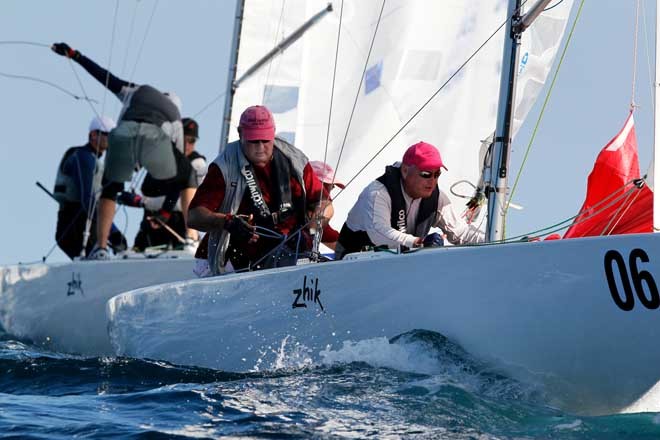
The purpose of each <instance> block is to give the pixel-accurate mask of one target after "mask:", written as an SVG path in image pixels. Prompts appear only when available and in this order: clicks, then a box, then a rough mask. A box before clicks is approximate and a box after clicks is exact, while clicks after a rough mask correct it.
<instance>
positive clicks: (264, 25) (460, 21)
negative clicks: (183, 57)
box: [229, 0, 573, 227]
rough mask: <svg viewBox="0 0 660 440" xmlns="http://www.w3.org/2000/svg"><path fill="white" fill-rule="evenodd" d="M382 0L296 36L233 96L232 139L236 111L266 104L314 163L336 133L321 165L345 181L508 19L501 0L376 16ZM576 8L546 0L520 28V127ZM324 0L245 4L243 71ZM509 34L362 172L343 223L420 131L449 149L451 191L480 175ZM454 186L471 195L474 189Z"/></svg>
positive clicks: (446, 181) (345, 204) (339, 204)
mask: <svg viewBox="0 0 660 440" xmlns="http://www.w3.org/2000/svg"><path fill="white" fill-rule="evenodd" d="M382 4H383V3H382V2H381V1H380V0H344V2H343V10H342V2H341V1H335V2H333V10H332V11H331V12H330V13H329V14H326V15H325V16H324V17H323V18H322V19H321V20H320V21H319V22H318V23H317V24H315V25H314V26H313V27H312V28H311V29H310V30H308V31H307V32H306V33H305V34H304V35H303V36H302V38H301V39H300V40H298V41H297V42H296V43H294V44H293V45H292V46H290V47H289V48H288V49H287V50H286V51H285V52H284V53H283V54H281V55H280V56H277V57H275V58H274V59H272V60H271V61H270V62H269V63H267V64H266V65H265V66H264V67H263V68H261V69H260V70H259V71H258V72H257V73H256V74H254V75H253V76H251V77H250V78H249V79H247V80H245V81H244V82H242V83H241V85H240V87H238V89H237V91H236V94H235V98H234V102H233V112H232V116H231V128H230V138H229V139H230V140H233V139H236V138H237V132H236V127H237V124H238V118H239V116H240V113H241V111H242V110H243V109H244V108H246V107H247V106H249V105H254V104H257V103H263V104H265V105H267V106H268V107H269V108H270V109H271V110H272V111H273V113H274V114H275V120H276V124H277V131H278V133H279V135H280V136H282V137H284V138H287V139H289V140H290V141H293V142H295V144H296V145H297V146H298V147H299V148H301V149H302V150H303V151H304V152H305V153H306V154H307V155H308V156H309V157H310V159H315V160H323V158H324V154H325V147H326V136H327V134H328V133H329V136H328V138H327V145H328V150H327V159H326V161H327V162H328V163H329V164H331V165H332V166H333V167H335V168H336V169H337V176H338V178H340V179H342V180H343V181H348V180H350V179H352V178H353V177H354V176H355V175H356V174H357V173H358V172H359V170H360V169H361V168H362V167H363V166H364V165H365V164H366V163H367V162H368V161H369V160H370V159H371V158H372V157H373V156H374V155H376V154H377V153H378V151H379V150H380V149H381V148H382V147H383V146H384V145H385V144H386V143H387V142H388V141H389V140H390V139H391V138H392V136H394V134H395V133H396V132H397V131H398V130H399V129H400V128H401V127H402V126H403V125H404V124H405V123H406V122H407V121H408V120H409V119H410V118H411V117H413V115H414V114H415V113H416V112H417V111H418V110H419V109H420V108H421V107H422V106H423V105H424V103H425V102H426V101H427V100H428V99H429V98H430V97H431V96H432V95H433V94H434V93H435V92H436V91H437V90H438V89H440V87H441V86H442V85H443V84H444V83H445V82H446V81H447V80H448V79H449V78H450V77H451V75H452V74H454V73H455V72H456V71H457V70H458V69H459V68H460V66H461V65H462V64H463V63H464V62H465V61H466V60H467V59H468V58H469V57H470V56H471V55H472V54H473V53H474V52H475V51H476V50H477V49H478V48H479V46H481V45H482V43H484V42H485V41H486V40H487V39H488V38H489V37H490V36H491V34H493V33H494V32H495V31H496V30H497V29H498V28H499V27H500V26H501V25H502V24H503V23H504V21H505V20H506V2H502V1H500V2H497V3H496V4H495V5H493V2H492V0H473V1H471V2H470V4H469V7H466V3H465V2H464V1H463V0H445V1H442V2H429V1H423V0H390V1H387V2H386V3H385V7H384V9H383V11H382V16H380V20H379V15H380V12H381V6H382ZM572 4H573V2H572V0H565V1H563V2H561V1H560V2H558V3H553V4H551V5H550V6H549V7H548V8H547V9H546V11H545V12H544V13H543V14H542V15H541V17H540V18H539V19H538V20H537V21H536V22H535V23H534V24H533V25H532V26H531V28H530V29H529V30H528V31H527V32H526V33H525V36H524V38H523V41H522V45H523V47H522V51H521V57H520V66H519V74H520V79H519V83H518V93H517V99H516V102H517V104H516V116H515V126H514V133H515V132H516V131H517V129H518V128H519V127H520V125H521V123H522V121H523V120H524V118H525V116H526V115H527V114H528V112H529V110H530V109H531V107H532V105H533V103H534V101H535V100H536V98H537V96H538V93H539V92H540V90H541V88H542V86H543V84H544V82H545V79H546V77H547V75H548V73H549V71H550V68H551V65H552V62H553V60H554V57H555V55H556V53H557V49H558V47H559V45H560V42H561V37H562V35H563V33H564V29H565V26H566V21H567V18H568V15H569V13H570V10H571V6H572ZM553 6H554V7H553ZM326 7H327V2H326V1H323V0H307V1H304V0H287V1H283V0H277V1H266V0H246V2H245V13H244V17H243V25H242V33H241V38H240V49H239V57H238V66H237V78H239V77H241V75H242V74H243V73H244V72H245V71H246V70H247V69H249V68H250V67H251V66H252V65H253V64H254V63H255V62H256V61H257V60H259V59H260V58H261V57H262V56H263V55H264V54H266V53H267V52H268V51H269V50H271V49H272V48H273V47H275V46H276V44H277V43H278V42H280V41H281V40H282V39H283V38H285V37H286V36H288V35H290V34H291V33H292V32H293V31H294V30H295V29H297V28H299V27H300V26H301V25H302V24H303V23H304V22H305V21H306V20H308V19H309V18H310V17H312V16H313V15H314V14H317V13H318V12H320V11H321V10H323V9H324V8H326ZM340 14H341V24H342V26H341V32H340V40H339V51H338V57H337V61H336V70H337V73H336V81H335V87H334V97H333V102H332V114H331V116H330V129H329V130H328V120H329V114H330V104H331V95H332V91H333V88H332V84H333V70H334V68H335V52H336V45H337V32H338V29H339V22H340ZM376 27H378V29H377V32H376ZM374 33H376V36H375V41H374V44H373V49H372V51H371V54H370V55H369V58H368V61H367V55H368V53H369V48H370V45H371V42H372V39H373V38H374ZM503 33H504V31H503V30H500V31H499V32H498V33H497V35H495V37H494V38H493V39H492V40H491V41H489V42H488V43H487V44H486V45H485V46H484V47H483V49H482V50H480V51H479V53H478V54H477V55H476V56H475V57H474V59H473V60H472V61H471V62H470V63H468V64H467V65H466V66H465V68H464V69H463V70H461V72H460V73H459V74H458V75H457V76H456V77H455V78H454V79H453V80H451V81H450V82H449V84H448V85H447V87H445V88H444V89H443V90H442V91H441V92H440V93H439V94H438V95H437V96H436V97H435V98H434V99H433V100H432V101H431V102H430V104H429V105H428V106H426V108H424V110H423V111H421V112H420V113H419V115H418V116H417V117H415V118H414V120H413V121H412V122H411V123H410V124H409V125H408V126H407V127H406V128H405V129H404V130H403V131H402V132H401V133H400V134H399V135H398V136H397V137H396V138H395V139H394V140H393V141H392V142H391V144H390V145H389V146H388V147H387V148H386V149H385V150H384V151H383V152H382V153H381V154H380V155H378V156H377V157H376V159H375V160H373V162H371V163H370V164H369V166H368V167H367V168H366V169H365V170H364V171H362V172H361V173H360V174H359V175H358V176H357V178H355V181H354V182H352V183H351V185H350V187H349V190H348V193H347V194H342V195H341V196H339V197H337V198H336V200H335V211H336V212H335V218H334V221H333V223H336V224H335V226H336V227H339V226H341V223H342V222H343V220H344V219H345V217H346V214H347V212H348V210H349V209H350V207H351V206H352V204H353V203H354V201H355V199H356V197H357V193H358V192H359V191H360V190H361V189H362V188H364V186H366V185H367V184H368V182H370V181H371V180H373V179H374V178H375V177H377V176H378V175H380V174H381V173H382V171H383V169H384V167H385V165H387V164H391V163H393V162H395V161H397V160H400V158H401V156H402V154H403V151H404V150H405V148H406V147H407V146H408V145H410V144H412V143H414V142H417V141H419V140H421V139H423V140H425V141H427V142H431V143H433V144H435V145H436V146H438V147H439V149H440V151H441V153H442V154H443V158H444V159H445V163H446V164H447V166H448V168H449V171H448V172H447V173H446V175H443V177H442V179H441V180H440V183H441V186H442V187H443V188H444V189H445V190H447V191H448V190H449V186H450V185H452V184H453V183H455V182H458V181H460V180H467V181H469V182H471V183H473V184H477V183H478V180H479V176H480V172H481V168H482V160H481V159H480V157H479V155H480V147H481V143H482V142H481V141H482V140H484V139H486V138H488V137H489V136H490V134H491V133H492V132H493V130H494V127H495V119H496V110H497V100H498V90H499V76H500V65H501V57H502V47H503V41H504V35H503ZM365 63H366V65H367V67H366V74H365V75H364V80H363V81H361V78H362V73H363V71H364V69H365ZM358 90H359V92H358ZM356 96H357V102H356ZM355 102H356V104H355V111H354V113H353V112H352V110H353V105H354V103H355ZM351 115H353V116H352V120H351ZM349 122H350V128H349V129H348V132H347V128H348V127H349ZM344 138H345V144H344ZM342 146H344V150H343V153H342V155H341V160H339V159H340V152H341V150H342ZM456 189H457V191H459V192H461V193H462V194H465V195H471V193H472V188H471V187H470V186H469V185H462V186H459V187H457V188H456ZM454 202H455V203H460V205H458V207H457V210H459V211H460V210H462V207H463V204H464V203H465V200H463V199H458V198H455V197H454Z"/></svg>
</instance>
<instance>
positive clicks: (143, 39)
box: [129, 0, 159, 82]
mask: <svg viewBox="0 0 660 440" xmlns="http://www.w3.org/2000/svg"><path fill="white" fill-rule="evenodd" d="M158 1H159V0H155V1H154V7H153V9H152V10H151V16H149V22H148V23H147V29H146V30H145V31H144V37H143V38H142V42H141V43H140V49H139V50H138V53H137V57H136V58H135V64H134V65H133V70H132V71H131V74H130V76H129V78H130V79H131V81H129V82H132V79H133V78H134V76H135V70H136V69H137V65H138V62H139V61H140V57H141V56H142V49H144V43H145V42H146V41H147V35H149V30H150V29H151V23H152V22H153V19H154V15H155V14H156V8H157V7H158Z"/></svg>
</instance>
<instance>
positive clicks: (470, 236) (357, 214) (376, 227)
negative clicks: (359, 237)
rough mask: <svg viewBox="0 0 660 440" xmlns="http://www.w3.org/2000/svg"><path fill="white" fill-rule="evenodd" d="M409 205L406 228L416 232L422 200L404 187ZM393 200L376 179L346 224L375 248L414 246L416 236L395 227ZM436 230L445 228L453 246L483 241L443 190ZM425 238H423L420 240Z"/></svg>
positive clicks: (404, 193) (480, 232)
mask: <svg viewBox="0 0 660 440" xmlns="http://www.w3.org/2000/svg"><path fill="white" fill-rule="evenodd" d="M401 191H402V192H403V198H404V199H405V202H406V223H407V224H406V229H407V230H408V231H413V230H414V229H415V219H416V218H417V212H418V211H419V205H420V202H421V200H422V199H413V198H411V197H410V196H409V195H408V194H406V192H405V190H404V189H403V186H402V187H401ZM391 217H392V198H391V197H390V194H389V192H388V191H387V188H386V187H385V185H383V184H382V183H380V182H379V181H377V180H375V181H373V182H372V183H370V184H369V186H367V187H366V188H365V189H364V190H363V191H362V193H360V196H359V197H358V200H357V202H356V203H355V205H353V208H351V210H350V212H349V213H348V217H347V219H346V224H347V226H348V227H349V228H351V229H352V230H353V231H366V233H367V235H369V238H370V239H371V241H372V242H373V243H374V244H375V245H376V246H382V245H386V246H388V247H390V248H396V247H397V246H399V245H403V246H406V247H409V248H412V247H413V243H414V242H415V239H416V238H417V237H415V236H414V235H412V234H408V233H405V232H401V231H398V230H397V229H395V228H393V227H392V224H391ZM433 226H434V227H438V228H440V229H442V231H443V232H444V233H445V234H446V235H447V239H448V240H449V242H450V243H452V244H465V243H479V242H483V241H484V233H483V232H482V231H480V230H479V229H478V228H476V227H474V226H473V225H469V224H467V223H466V222H465V221H464V220H463V219H462V218H461V217H460V216H459V215H457V214H456V212H455V211H454V209H453V207H452V204H451V201H450V200H449V197H447V195H446V194H445V193H444V192H443V191H442V190H440V192H439V195H438V211H437V215H436V222H435V223H434V224H433ZM420 238H424V237H420Z"/></svg>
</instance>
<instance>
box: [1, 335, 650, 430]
mask: <svg viewBox="0 0 660 440" xmlns="http://www.w3.org/2000/svg"><path fill="white" fill-rule="evenodd" d="M282 361H284V362H280V363H279V364H278V365H277V368H276V367H273V368H272V369H266V370H265V371H256V372H249V373H229V372H223V371H217V370H209V369H203V368H194V367H183V366H177V365H172V364H168V363H164V362H158V361H153V360H141V359H130V358H106V357H103V358H83V357H79V356H74V355H68V354H63V353H54V352H49V351H46V350H44V349H42V348H39V347H36V346H34V345H30V344H29V343H27V342H25V341H23V342H21V341H18V340H16V338H13V337H12V336H11V335H7V334H5V333H0V437H2V438H20V439H28V438H35V439H37V438H38V439H59V438H66V439H68V438H74V437H75V438H113V439H115V438H149V439H152V438H153V439H158V438H164V439H165V438H173V439H178V438H181V439H183V438H194V439H200V438H221V437H222V438H239V437H240V438H268V439H279V438H282V439H297V438H305V439H306V438H328V439H334V438H338V439H340V438H376V439H381V438H388V439H396V438H419V439H436V438H437V439H537V438H540V439H617V440H618V439H660V414H655V413H645V414H627V415H611V416H601V417H585V416H577V415H573V414H569V413H566V412H562V411H560V410H558V409H556V408H554V407H553V406H552V404H551V403H550V400H549V398H548V396H546V395H545V392H544V390H543V389H542V387H539V386H535V385H531V384H523V383H521V382H518V381H516V380H514V379H512V378H510V377H507V376H506V375H504V374H502V373H499V372H497V371H496V370H494V369H492V368H491V367H489V366H488V365H487V364H485V363H483V362H481V361H479V360H478V359H474V358H473V357H472V356H471V355H470V354H469V353H467V352H465V351H464V350H463V349H462V348H461V347H459V346H457V345H455V344H453V343H452V342H451V341H449V340H448V339H446V338H444V337H443V336H442V335H439V334H437V333H431V332H426V331H413V332H410V333H407V334H404V335H401V336H400V337H397V338H394V339H393V340H391V341H388V340H385V339H374V340H368V341H358V342H355V343H347V344H345V346H344V347H343V348H341V349H339V350H336V351H333V352H328V353H325V356H324V361H323V362H321V363H317V364H315V363H311V362H309V361H308V360H304V361H301V358H300V356H293V355H292V359H289V362H286V361H287V360H286V359H283V360H282Z"/></svg>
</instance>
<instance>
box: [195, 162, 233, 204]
mask: <svg viewBox="0 0 660 440" xmlns="http://www.w3.org/2000/svg"><path fill="white" fill-rule="evenodd" d="M224 198H225V178H224V177H223V176H222V173H221V172H220V168H218V166H217V165H216V164H214V163H212V164H211V165H209V170H208V172H207V173H206V177H204V181H203V182H202V184H201V185H199V188H197V191H195V196H194V197H193V199H192V201H191V202H190V208H189V209H193V208H197V207H198V206H203V207H205V208H207V209H209V210H211V211H213V212H215V211H217V210H218V209H220V205H222V201H223V200H224Z"/></svg>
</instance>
